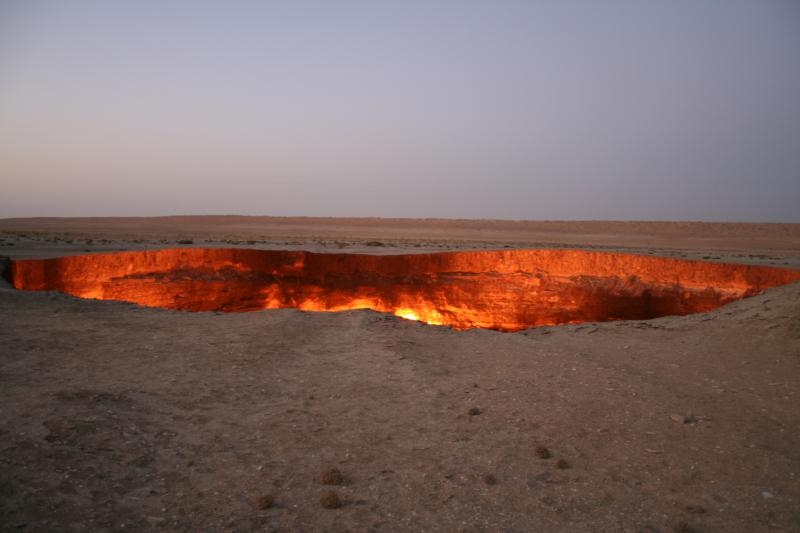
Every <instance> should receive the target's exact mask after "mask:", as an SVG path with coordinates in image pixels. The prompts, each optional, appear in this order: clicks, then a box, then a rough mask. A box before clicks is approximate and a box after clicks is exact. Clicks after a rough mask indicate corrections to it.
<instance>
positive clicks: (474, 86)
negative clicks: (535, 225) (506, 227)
mask: <svg viewBox="0 0 800 533" xmlns="http://www.w3.org/2000/svg"><path fill="white" fill-rule="evenodd" d="M165 214H260V215H309V216H391V217H395V216H402V217H406V216H407V217H459V218H462V217H463V218H506V219H616V220H623V219H647V220H668V219H673V220H676V219H677V220H744V221H785V222H800V2H798V1H797V0H783V1H781V0H774V1H770V0H749V1H738V0H718V1H702V0H686V1H681V0H669V1H655V0H652V1H650V0H640V1H633V0H631V1H611V0H605V1H597V0H587V1H569V0H553V1H550V2H545V1H535V0H529V1H521V0H520V1H506V2H502V1H490V0H485V1H480V2H478V1H475V2H472V1H468V0H456V1H446V0H428V1H420V2H413V1H408V0H403V1H400V0H398V1H394V2H389V1H380V0H365V1H363V2H336V1H333V0H328V1H325V0H323V1H319V2H305V1H301V0H289V1H286V2H279V1H268V0H264V1H260V2H256V1H253V2H235V1H219V2H201V1H194V2H189V1H187V2H179V1H152V2H148V1H142V0H138V1H130V2H123V1H114V0H97V1H83V0H70V1H61V0H52V1H37V0H0V217H12V216H94V215H120V216H122V215H165Z"/></svg>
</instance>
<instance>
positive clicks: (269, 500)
mask: <svg viewBox="0 0 800 533" xmlns="http://www.w3.org/2000/svg"><path fill="white" fill-rule="evenodd" d="M274 504H275V498H273V497H272V495H271V494H264V495H263V496H259V497H258V498H256V501H255V506H256V509H258V510H259V511H263V510H264V509H269V508H270V507H272V506H273V505H274Z"/></svg>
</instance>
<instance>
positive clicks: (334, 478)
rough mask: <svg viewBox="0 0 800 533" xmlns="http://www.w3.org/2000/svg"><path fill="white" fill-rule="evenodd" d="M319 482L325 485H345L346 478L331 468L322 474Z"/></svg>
mask: <svg viewBox="0 0 800 533" xmlns="http://www.w3.org/2000/svg"><path fill="white" fill-rule="evenodd" d="M319 481H320V483H322V484H323V485H341V484H342V483H344V476H343V475H342V473H341V472H340V471H339V470H337V469H336V468H331V469H330V470H326V471H325V472H323V473H322V474H320V476H319Z"/></svg>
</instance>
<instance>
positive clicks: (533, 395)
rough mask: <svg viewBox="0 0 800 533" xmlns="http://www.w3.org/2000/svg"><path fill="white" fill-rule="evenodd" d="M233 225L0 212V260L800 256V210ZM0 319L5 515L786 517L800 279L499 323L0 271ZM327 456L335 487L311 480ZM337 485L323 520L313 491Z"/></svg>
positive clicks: (553, 520)
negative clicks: (183, 244) (86, 287)
mask: <svg viewBox="0 0 800 533" xmlns="http://www.w3.org/2000/svg"><path fill="white" fill-rule="evenodd" d="M131 220H133V221H134V222H136V223H138V224H139V226H140V227H145V228H147V230H146V231H145V230H142V229H138V230H136V229H131V224H133V222H131ZM174 220H178V222H179V223H175V224H174V225H170V223H171V222H170V221H173V222H174ZM226 220H228V219H227V218H226V219H224V220H221V221H220V220H216V221H215V220H208V219H196V218H194V219H155V220H151V219H127V220H119V221H108V220H106V221H104V222H102V223H99V224H95V227H94V228H93V227H92V223H93V221H91V220H88V221H87V220H60V221H57V222H53V221H51V220H31V221H12V220H0V232H1V233H0V239H3V240H0V254H2V255H6V256H10V257H13V258H22V257H53V256H57V255H67V254H74V253H84V251H89V252H93V251H102V250H115V249H141V248H153V247H164V246H175V245H176V242H175V241H176V240H186V239H191V240H192V241H193V243H192V244H191V245H194V246H215V245H222V246H247V247H262V248H284V249H307V250H312V251H324V250H331V251H334V250H335V251H352V252H361V253H400V252H406V251H408V252H413V251H433V250H437V249H454V248H455V249H462V248H470V249H474V248H492V247H505V246H511V247H536V246H553V245H560V246H577V247H585V248H593V249H616V250H619V249H623V250H627V251H631V252H635V253H652V254H658V255H669V256H679V257H690V258H702V257H707V258H708V259H709V260H727V261H737V262H756V263H762V264H773V265H778V266H794V267H797V266H798V261H799V259H798V258H800V225H772V224H770V225H739V224H737V225H731V226H727V225H707V224H699V225H698V224H695V225H693V224H678V223H675V224H662V225H659V224H655V223H650V224H642V223H572V224H573V225H572V226H569V224H570V223H504V222H497V223H493V222H491V221H480V222H474V223H473V222H469V221H461V222H460V224H461V225H460V226H459V225H458V224H457V222H459V221H418V222H416V225H417V230H416V231H415V229H414V227H415V226H414V224H413V223H411V222H409V221H399V222H398V221H390V222H386V224H385V225H382V224H381V223H378V222H375V221H371V222H370V221H355V222H353V221H340V220H333V221H331V220H327V221H316V222H315V221H314V220H313V219H269V220H270V221H273V222H274V224H273V225H269V224H268V223H266V222H265V223H263V224H262V223H261V220H262V219H242V218H239V217H234V218H233V219H231V220H233V221H234V222H235V225H237V228H232V227H231V226H230V225H226V223H225V221H226ZM276 220H277V222H275V221H276ZM287 220H289V221H291V222H292V223H294V224H295V227H293V228H292V227H290V226H291V224H290V223H289V222H287ZM298 220H299V221H300V222H297V221H298ZM137 221H138V222H137ZM94 222H96V221H94ZM228 222H229V223H231V224H233V222H230V220H228ZM54 224H55V225H54ZM192 224H195V225H196V227H195V229H193V226H192ZM315 224H316V226H315ZM354 224H355V226H354ZM481 224H483V225H484V226H485V227H486V228H488V229H487V230H486V231H487V233H485V234H484V233H480V229H481V227H482V226H481ZM514 224H519V225H521V226H524V227H522V229H520V228H515V227H511V229H508V228H509V227H510V226H513V225H514ZM526 224H529V225H530V226H525V225H526ZM537 224H538V226H537ZM509 225H510V226H509ZM548 225H555V226H549V229H548ZM559 225H561V226H559ZM710 226H714V227H713V228H710ZM392 227H395V228H400V229H398V230H397V231H396V232H394V233H393V232H392V230H391V229H389V228H392ZM443 227H444V229H442V228H443ZM153 228H155V229H153ZM354 228H355V229H354ZM503 228H505V229H503ZM525 228H527V229H528V230H530V232H529V233H526V232H525ZM448 231H449V233H448ZM437 232H439V233H437ZM87 241H90V242H87ZM206 241H208V242H206ZM248 241H252V242H248ZM378 243H380V244H378ZM0 324H2V328H0V346H2V350H0V380H2V381H1V382H2V388H0V449H1V450H2V454H1V455H0V528H2V529H3V530H8V531H87V530H93V531H104V530H108V531H111V530H114V531H120V530H135V531H142V530H147V531H151V530H165V531H221V530H230V531H243V530H245V531H246V530H259V531H261V530H263V531H444V532H449V531H476V532H477V531H543V532H548V531H663V532H668V531H699V532H704V531H720V532H730V531H773V530H774V531H800V479H799V478H800V409H798V407H797V405H798V397H799V394H800V284H795V285H791V286H786V287H781V288H777V289H773V290H770V291H768V292H766V293H764V294H762V295H759V296H756V297H754V298H750V299H747V300H743V301H740V302H737V303H734V304H731V305H729V306H726V307H723V308H721V309H719V310H717V311H714V312H712V313H707V314H702V315H693V316H687V317H680V318H679V317H666V318H661V319H656V320H650V321H640V322H613V323H603V324H584V325H578V326H563V327H552V328H536V329H530V330H527V331H525V332H521V333H515V334H504V333H497V332H493V331H485V330H472V331H466V332H458V331H453V330H451V329H449V328H446V327H436V326H427V325H425V324H420V323H416V322H411V321H406V320H402V319H399V318H396V317H393V316H388V315H382V314H378V313H374V312H369V311H351V312H345V313H304V312H300V311H296V310H278V311H263V312H257V313H244V314H216V313H181V312H170V311H165V310H158V309H145V308H139V307H136V306H133V305H130V304H124V303H117V302H98V301H85V300H78V299H75V298H71V297H68V296H65V295H61V294H57V293H34V292H19V291H15V290H13V289H11V288H10V287H9V286H8V285H7V284H3V285H0ZM540 447H546V448H547V450H548V451H549V455H550V457H549V458H542V457H540V454H541V455H545V454H544V453H543V452H542V450H538V452H537V448H540ZM330 469H338V470H339V471H340V472H341V474H342V476H343V481H342V484H340V485H325V484H323V483H322V482H321V479H320V476H321V473H322V472H324V471H327V470H330ZM331 490H332V491H335V492H336V494H337V495H338V497H339V499H340V500H341V503H342V506H341V507H339V508H337V509H325V508H323V507H322V506H321V504H320V498H321V496H323V495H324V494H325V493H326V492H328V491H331ZM267 495H269V496H271V497H272V499H273V503H272V505H271V506H270V507H268V508H266V509H260V508H259V507H263V505H259V503H258V501H257V500H258V498H259V497H262V496H267ZM262 503H263V502H262Z"/></svg>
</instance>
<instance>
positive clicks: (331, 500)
mask: <svg viewBox="0 0 800 533" xmlns="http://www.w3.org/2000/svg"><path fill="white" fill-rule="evenodd" d="M319 504H320V505H321V506H322V507H323V508H324V509H338V508H339V507H341V506H342V500H340V499H339V495H338V494H336V493H335V492H333V491H330V492H326V493H325V494H323V495H322V496H321V497H320V499H319Z"/></svg>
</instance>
